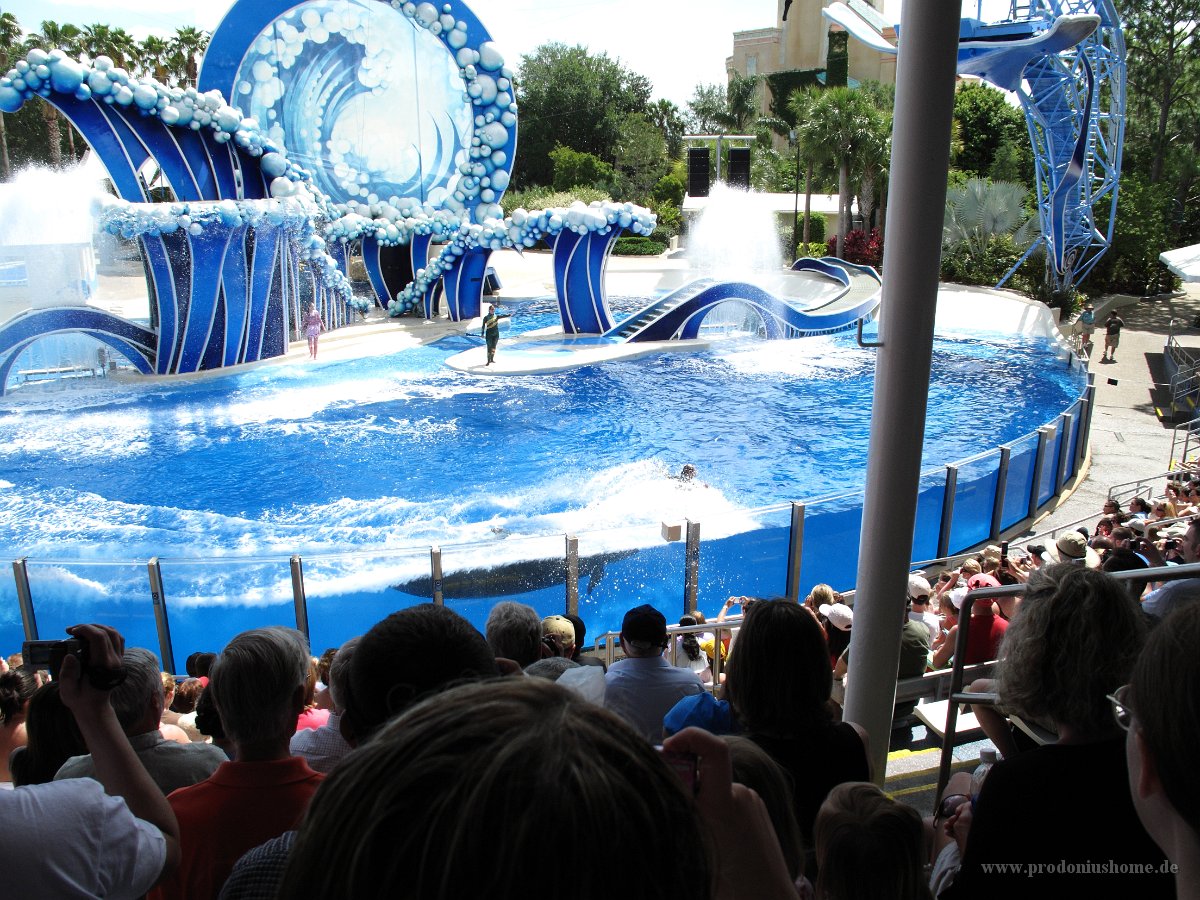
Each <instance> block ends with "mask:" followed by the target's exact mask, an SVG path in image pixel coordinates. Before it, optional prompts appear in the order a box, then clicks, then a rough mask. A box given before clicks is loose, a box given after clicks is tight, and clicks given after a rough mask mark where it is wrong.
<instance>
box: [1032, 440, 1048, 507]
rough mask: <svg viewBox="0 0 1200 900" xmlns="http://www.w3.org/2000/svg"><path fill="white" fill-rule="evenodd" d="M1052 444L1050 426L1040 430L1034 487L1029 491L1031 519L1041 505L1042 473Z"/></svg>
mask: <svg viewBox="0 0 1200 900" xmlns="http://www.w3.org/2000/svg"><path fill="white" fill-rule="evenodd" d="M1049 443H1050V426H1049V425H1043V426H1042V427H1041V428H1039V429H1038V444H1037V455H1036V456H1034V458H1033V486H1032V487H1031V488H1030V490H1029V518H1031V519H1032V518H1034V517H1035V516H1036V515H1037V511H1038V507H1039V506H1041V503H1039V502H1038V498H1039V497H1041V495H1042V472H1043V470H1044V469H1045V467H1046V447H1047V445H1048V444H1049Z"/></svg>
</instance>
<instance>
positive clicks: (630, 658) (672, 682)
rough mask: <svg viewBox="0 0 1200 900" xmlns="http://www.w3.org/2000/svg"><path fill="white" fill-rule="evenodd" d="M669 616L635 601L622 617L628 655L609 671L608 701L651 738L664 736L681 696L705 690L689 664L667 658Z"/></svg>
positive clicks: (605, 694) (615, 710)
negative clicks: (665, 720)
mask: <svg viewBox="0 0 1200 900" xmlns="http://www.w3.org/2000/svg"><path fill="white" fill-rule="evenodd" d="M666 646H667V620H666V617H665V616H663V614H662V613H660V612H659V611H658V610H657V609H655V608H654V607H653V606H651V605H649V604H648V603H644V604H642V605H641V606H635V607H634V608H633V609H631V610H629V611H628V612H627V613H625V618H624V619H623V620H622V621H621V649H622V650H623V651H624V652H625V658H624V659H622V660H618V661H617V662H615V663H613V664H612V666H610V667H609V670H608V673H607V674H606V675H605V676H604V682H605V688H604V705H605V707H607V708H608V709H610V710H612V711H613V712H614V713H616V714H617V715H618V716H620V717H621V718H623V719H625V720H626V721H627V722H628V723H629V724H630V725H632V726H633V728H634V730H636V731H637V732H638V733H639V734H641V735H642V736H643V737H644V738H646V740H648V741H650V742H651V743H659V742H660V741H662V737H663V717H664V716H665V715H666V714H667V713H668V712H669V711H670V709H671V707H673V706H674V705H675V704H676V703H678V702H679V701H680V700H681V699H682V698H684V697H687V696H689V695H691V694H698V693H700V692H701V691H703V690H704V685H703V684H702V683H701V681H700V678H699V676H697V675H696V673H695V672H693V671H691V670H690V669H682V668H680V667H678V666H673V665H671V664H670V663H669V662H668V661H667V660H666V659H665V658H664V657H663V649H664V648H665V647H666Z"/></svg>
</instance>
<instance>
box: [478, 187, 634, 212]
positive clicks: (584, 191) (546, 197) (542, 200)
mask: <svg viewBox="0 0 1200 900" xmlns="http://www.w3.org/2000/svg"><path fill="white" fill-rule="evenodd" d="M611 199H612V198H611V197H610V196H609V194H608V192H607V191H602V190H599V189H597V188H593V187H587V186H577V187H573V188H571V189H570V190H569V191H556V190H554V189H553V188H548V187H531V188H529V189H528V190H524V191H509V192H508V193H507V194H505V195H504V199H503V200H502V201H501V205H502V206H503V207H504V214H505V215H506V216H509V215H512V211H513V210H514V209H517V208H518V207H520V208H521V209H530V210H533V209H548V208H550V207H560V206H570V205H571V204H572V203H573V202H574V201H576V200H579V201H581V202H583V203H591V202H593V201H595V200H611Z"/></svg>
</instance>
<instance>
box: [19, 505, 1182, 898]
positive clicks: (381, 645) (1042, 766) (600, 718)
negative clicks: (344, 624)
mask: <svg viewBox="0 0 1200 900" xmlns="http://www.w3.org/2000/svg"><path fill="white" fill-rule="evenodd" d="M1193 496H1195V498H1196V499H1197V500H1200V491H1197V489H1196V485H1193V484H1188V485H1180V486H1179V489H1176V490H1173V491H1172V492H1170V493H1169V494H1168V495H1167V496H1164V498H1162V499H1161V500H1149V501H1148V502H1145V503H1132V504H1130V510H1129V511H1128V512H1126V511H1124V510H1122V509H1120V508H1119V506H1117V505H1116V504H1112V505H1111V506H1110V507H1109V508H1106V509H1105V510H1104V511H1103V512H1104V514H1105V518H1106V519H1107V520H1108V524H1107V526H1106V528H1105V529H1104V530H1103V531H1102V530H1101V529H1100V528H1099V527H1097V528H1096V530H1095V531H1094V532H1093V533H1089V534H1086V535H1085V534H1082V533H1079V532H1069V533H1066V534H1064V535H1060V536H1059V537H1058V538H1057V539H1056V540H1055V542H1054V543H1053V544H1051V545H1050V546H1037V545H1034V546H1032V547H1027V548H1025V549H1024V550H1013V551H1011V552H1009V551H1008V548H1007V547H988V548H986V549H985V550H984V551H983V552H982V553H980V554H979V555H977V556H974V557H971V558H968V559H966V560H963V561H962V562H961V563H959V564H957V565H955V566H953V567H951V568H948V569H946V570H945V571H944V572H941V573H934V572H927V573H914V574H913V575H912V576H911V577H910V579H909V583H908V590H907V596H906V597H904V598H902V599H903V601H904V602H903V603H901V602H899V601H897V604H896V609H897V615H898V621H897V625H896V635H897V641H898V642H899V646H900V667H899V670H898V672H897V677H898V678H900V679H903V678H908V677H915V676H920V675H921V674H922V673H924V672H926V671H927V670H929V669H930V668H931V667H936V666H939V665H946V664H948V663H949V662H950V661H951V659H952V656H953V654H954V653H955V652H957V651H956V639H957V632H958V629H959V628H962V627H966V628H967V636H966V643H965V646H966V648H967V650H966V653H967V659H966V660H964V662H966V663H968V664H969V663H973V662H982V661H987V660H997V662H996V663H995V673H994V678H993V679H990V680H988V681H987V682H985V683H978V684H976V685H975V686H973V687H974V688H975V689H976V690H977V691H979V692H980V693H983V692H984V691H985V690H986V691H987V692H988V693H989V694H994V695H995V702H994V704H988V705H986V706H985V705H984V703H983V702H982V700H981V703H980V704H979V705H978V707H977V709H978V710H979V711H980V718H981V721H983V722H985V727H986V728H987V729H988V733H989V736H992V737H993V740H994V742H995V743H996V745H997V747H998V748H999V749H1000V750H1001V751H1002V756H1003V758H1002V760H1001V761H1000V762H998V763H997V764H996V765H995V766H994V767H993V768H992V770H991V772H990V773H989V774H988V775H987V777H986V779H985V780H984V781H983V782H982V784H978V783H972V782H971V780H970V778H969V777H968V776H965V775H957V776H955V778H954V779H952V780H951V782H950V785H949V786H948V787H947V789H946V791H945V793H944V795H943V796H942V797H940V798H938V804H937V811H936V814H935V816H934V817H933V819H932V821H931V822H928V823H922V821H921V817H920V815H919V814H918V813H917V812H916V811H915V810H914V809H912V808H911V807H909V806H907V805H905V804H904V803H903V802H901V801H900V800H897V799H893V798H890V797H888V796H887V795H886V794H885V793H883V792H882V791H881V790H880V789H879V788H877V787H876V786H874V785H873V784H871V783H870V782H871V781H872V776H873V772H872V770H871V762H870V760H871V753H870V748H869V742H868V737H867V734H866V732H865V731H864V730H863V729H862V728H861V727H859V726H858V725H856V724H855V723H853V722H848V721H844V720H843V716H842V711H841V707H840V705H839V703H838V700H839V698H840V696H841V690H842V689H843V688H844V686H845V684H846V683H847V682H848V681H850V680H852V679H853V677H854V669H853V665H852V654H851V649H850V637H851V636H852V634H853V622H854V600H855V598H854V597H853V596H851V595H845V596H844V595H842V594H839V593H838V592H836V591H835V590H834V589H833V588H832V587H830V586H829V585H817V586H816V587H814V588H813V590H812V591H811V592H810V594H809V595H808V596H807V597H806V598H805V600H804V601H803V602H801V603H793V602H789V601H787V600H785V599H782V598H778V599H771V600H767V599H757V598H749V597H734V598H730V599H729V601H726V602H725V604H724V606H723V607H722V609H721V610H720V611H719V614H718V616H717V623H719V624H720V626H721V627H720V628H711V629H710V628H709V626H706V625H705V624H704V622H705V618H704V615H703V613H702V612H700V611H699V610H695V611H692V612H690V613H689V614H688V615H687V616H685V617H683V619H682V620H681V621H680V625H681V626H682V627H683V628H684V629H685V630H684V631H683V632H680V633H678V634H675V635H672V634H671V633H670V631H669V629H668V627H667V622H666V619H665V617H664V616H663V614H662V613H661V612H660V611H659V610H657V609H656V608H654V607H653V606H650V605H645V604H643V605H640V606H635V607H633V608H631V609H629V610H628V611H627V612H626V614H625V616H624V618H623V621H622V625H621V631H620V635H619V646H620V650H621V654H620V657H621V658H620V659H618V660H616V661H615V662H613V663H612V664H611V665H607V666H606V665H605V661H604V660H602V659H600V658H598V657H597V656H596V655H595V654H589V653H586V652H584V651H585V646H586V645H585V643H584V637H585V634H586V629H585V626H584V623H583V622H582V620H580V619H579V618H578V617H577V616H570V617H568V616H559V615H553V616H547V617H542V616H540V615H539V614H538V613H537V612H536V611H535V610H533V609H532V608H531V607H528V606H526V605H524V604H520V603H513V602H504V603H499V604H496V605H495V606H494V607H493V608H492V610H491V611H490V614H489V616H488V619H487V623H486V626H485V629H484V632H483V633H480V632H479V631H478V630H476V629H475V628H474V627H473V626H472V625H471V624H470V623H469V622H467V621H466V620H465V619H463V618H462V617H461V616H460V615H458V614H457V613H455V612H452V611H451V610H448V609H446V608H444V607H441V606H434V605H421V606H415V607H410V608H408V609H404V610H401V611H399V612H396V613H393V614H392V615H390V616H388V617H387V618H385V619H383V620H382V621H380V622H379V623H377V624H376V625H375V626H374V627H372V628H371V629H370V630H369V631H367V632H366V633H365V634H363V635H361V636H358V637H355V638H353V639H351V640H349V641H347V642H346V643H345V644H343V645H342V646H341V647H338V648H329V649H328V650H326V651H325V652H324V653H323V654H322V656H321V657H320V658H319V659H318V658H315V657H313V656H312V655H311V649H310V648H309V646H308V644H307V641H306V640H305V638H304V637H303V635H301V634H300V633H299V632H297V631H295V630H293V629H289V628H282V627H271V628H262V629H254V630H251V631H247V632H243V633H242V634H239V635H237V636H236V637H235V638H233V639H232V640H231V641H230V642H229V644H228V645H226V646H225V647H224V648H223V649H222V650H221V652H220V653H219V654H193V656H192V657H190V658H189V660H188V664H187V669H188V675H187V677H186V678H183V679H176V678H175V677H174V676H172V675H166V674H164V673H163V672H161V671H160V666H159V663H158V659H157V657H155V656H154V654H153V653H151V652H150V651H148V650H145V649H142V648H135V647H130V648H125V647H124V643H123V640H122V638H121V636H120V635H119V634H117V633H116V632H115V631H113V630H112V629H110V628H106V627H104V626H77V627H75V628H73V629H71V633H72V634H73V635H74V636H75V637H76V638H78V639H80V640H81V641H83V642H84V644H85V645H86V652H85V654H84V655H83V657H82V659H78V658H76V657H74V656H72V657H69V658H68V660H67V661H66V662H64V663H63V668H62V673H61V676H60V677H59V678H57V679H55V680H48V679H47V678H46V677H45V675H44V673H37V672H33V671H31V670H30V669H29V668H27V667H25V666H23V665H21V661H20V660H14V661H12V662H15V663H16V665H12V664H11V663H10V664H8V665H6V666H5V668H6V669H7V671H5V672H3V673H2V674H0V750H2V751H3V757H4V758H3V759H2V760H0V764H2V765H3V766H4V768H3V769H2V770H0V775H3V776H4V779H3V781H4V787H5V788H7V789H6V790H2V791H0V823H2V824H3V825H4V826H6V827H5V833H6V835H16V837H15V838H14V839H12V840H8V839H6V841H5V842H4V844H3V846H2V847H0V883H3V884H5V886H6V888H7V889H8V890H9V891H15V893H14V894H13V895H14V896H22V897H33V898H36V897H59V896H64V897H65V896H96V897H100V896H107V897H138V896H142V895H143V894H147V893H148V894H149V896H150V897H151V898H155V900H158V898H163V900H173V898H217V897H222V898H227V900H238V898H270V897H308V896H320V897H347V898H349V897H374V896H381V897H382V896H395V895H400V896H411V897H421V898H425V897H429V898H439V897H447V898H448V897H466V896H489V897H517V896H527V895H531V894H541V895H545V896H560V895H561V896H572V897H581V898H590V897H597V898H599V897H601V896H608V895H610V894H612V893H613V892H614V891H616V892H617V893H619V894H620V895H621V896H630V895H632V896H634V897H643V896H644V897H646V898H651V897H653V898H655V900H658V898H661V897H662V896H664V895H667V894H674V893H681V894H682V895H684V896H688V897H719V898H726V897H755V898H765V900H771V898H777V897H778V898H795V897H804V898H808V897H817V898H821V900H826V898H828V900H840V898H853V897H889V898H890V897H898V898H927V897H932V896H942V897H947V898H957V897H971V898H975V897H991V896H1000V895H1005V896H1008V895H1011V894H1014V893H1016V892H1018V891H1020V892H1021V893H1023V894H1026V895H1029V896H1032V897H1057V896H1062V895H1064V894H1066V893H1069V892H1071V891H1072V889H1073V886H1074V885H1076V884H1078V882H1077V881H1075V880H1074V879H1076V878H1079V877H1081V873H1082V874H1086V873H1087V872H1089V871H1093V870H1089V869H1088V868H1087V867H1088V866H1091V865H1104V866H1108V867H1110V869H1106V870H1104V871H1105V873H1106V874H1107V875H1109V876H1110V877H1111V878H1112V879H1114V880H1112V881H1110V882H1107V883H1106V885H1105V888H1104V890H1105V891H1109V890H1110V888H1111V885H1114V884H1115V885H1117V886H1118V887H1119V889H1120V891H1121V892H1122V893H1131V892H1134V891H1136V892H1137V893H1138V894H1139V895H1145V896H1147V897H1169V896H1171V895H1172V894H1174V893H1176V892H1177V894H1178V896H1180V897H1183V896H1195V895H1196V887H1197V885H1198V884H1200V880H1198V879H1200V812H1198V810H1200V806H1198V805H1197V804H1198V802H1200V801H1198V798H1200V787H1198V786H1197V784H1196V777H1197V776H1196V775H1195V767H1194V766H1193V765H1192V764H1191V754H1192V752H1193V748H1194V746H1195V742H1196V741H1197V740H1200V721H1198V713H1197V710H1200V703H1198V702H1197V698H1196V696H1194V695H1195V693H1196V691H1197V689H1200V688H1198V685H1200V678H1198V677H1197V676H1198V675H1200V673H1198V672H1197V671H1196V666H1197V662H1196V657H1197V654H1196V650H1195V648H1196V646H1197V641H1200V603H1197V602H1194V601H1195V599H1196V598H1197V597H1200V580H1183V581H1179V582H1172V583H1170V584H1168V585H1166V586H1159V585H1156V584H1145V585H1139V586H1138V587H1137V588H1136V589H1135V590H1134V591H1130V590H1129V589H1127V587H1126V586H1125V585H1124V584H1122V583H1120V582H1118V581H1116V580H1115V579H1113V578H1111V577H1110V576H1109V575H1108V574H1106V572H1105V569H1112V568H1113V566H1114V565H1116V564H1114V563H1113V562H1112V561H1113V560H1114V559H1118V560H1119V559H1121V556H1122V551H1125V552H1127V553H1130V554H1134V555H1137V556H1138V557H1139V558H1142V559H1143V561H1144V562H1145V564H1146V566H1154V565H1160V564H1162V563H1163V562H1165V561H1166V560H1165V559H1164V557H1167V556H1171V557H1175V558H1177V559H1178V560H1180V561H1188V562H1191V561H1197V560H1198V559H1200V520H1198V521H1197V523H1196V524H1189V523H1188V522H1186V521H1184V522H1180V521H1178V518H1177V516H1175V515H1172V514H1174V513H1178V512H1180V510H1181V509H1183V510H1184V511H1185V512H1186V511H1187V510H1188V509H1189V507H1188V506H1186V505H1185V504H1187V503H1188V502H1189V501H1190V500H1191V499H1192V497H1193ZM1156 515H1158V519H1157V520H1156V519H1155V516H1156ZM1135 520H1136V521H1139V522H1140V523H1141V531H1140V532H1139V531H1138V529H1137V527H1136V526H1135V527H1133V528H1130V527H1129V524H1130V523H1131V522H1133V521H1135ZM1123 529H1124V530H1125V531H1128V532H1130V535H1129V536H1126V535H1124V534H1123V531H1122V530H1123ZM1139 534H1140V536H1139ZM1122 542H1123V543H1122ZM1147 545H1149V546H1147ZM1151 547H1153V550H1151V549H1150V548H1151ZM1018 583H1024V584H1025V591H1024V594H1023V596H1021V597H1013V598H1007V597H1006V598H1002V599H1001V600H997V601H995V602H992V601H973V608H972V615H971V618H970V622H969V623H966V622H961V621H959V619H958V616H957V613H958V611H959V610H961V608H962V607H963V605H964V599H965V598H966V597H968V596H969V595H970V592H972V591H976V590H979V589H982V588H990V587H999V586H1002V585H1005V584H1018ZM735 608H740V610H741V615H740V617H737V618H734V615H733V610H734V609H735ZM900 609H903V610H904V612H903V615H902V616H901V615H900V614H899V610H900ZM718 660H723V661H724V665H723V666H721V667H717V666H716V665H715V663H716V662H717V661H718ZM718 668H719V669H720V671H717V669H718ZM97 673H98V675H99V677H96V676H97ZM718 676H719V677H718ZM911 711H912V704H911V703H905V704H898V705H897V708H896V710H895V711H894V720H896V721H902V720H904V719H905V717H906V716H908V715H909V713H911ZM1023 722H1029V723H1034V724H1036V725H1037V726H1038V728H1039V729H1041V730H1042V731H1043V732H1046V733H1048V734H1050V735H1051V736H1052V737H1051V740H1050V742H1049V743H1046V744H1042V745H1034V744H1032V743H1030V742H1028V741H1022V740H1019V739H1018V738H1017V735H1018V734H1019V732H1020V728H1019V726H1020V725H1021V724H1022V723H1023ZM656 748H657V749H656ZM1012 864H1016V865H1017V866H1019V867H1020V871H1017V869H1015V868H1014V869H1012V870H1011V871H1008V870H1007V867H1008V866H1010V865H1012ZM1094 871H1099V870H1094ZM614 878H617V879H619V888H616V887H614V881H613V879H614ZM537 879H543V880H545V881H546V882H547V886H546V887H545V888H544V889H539V888H536V887H534V886H533V885H534V882H536V881H537ZM6 893H7V891H6Z"/></svg>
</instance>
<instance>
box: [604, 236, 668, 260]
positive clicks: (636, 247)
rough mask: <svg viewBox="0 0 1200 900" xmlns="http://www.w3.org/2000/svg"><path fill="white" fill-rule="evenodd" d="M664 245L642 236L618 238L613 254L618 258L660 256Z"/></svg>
mask: <svg viewBox="0 0 1200 900" xmlns="http://www.w3.org/2000/svg"><path fill="white" fill-rule="evenodd" d="M663 246H664V245H663V244H661V243H659V242H658V241H654V240H651V239H650V238H647V237H642V236H641V235H633V236H630V237H620V238H617V240H616V242H615V243H614V244H613V249H612V252H613V253H614V254H615V255H616V256H658V255H659V254H660V253H662V252H663Z"/></svg>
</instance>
